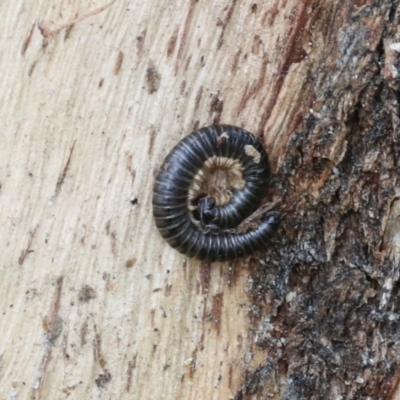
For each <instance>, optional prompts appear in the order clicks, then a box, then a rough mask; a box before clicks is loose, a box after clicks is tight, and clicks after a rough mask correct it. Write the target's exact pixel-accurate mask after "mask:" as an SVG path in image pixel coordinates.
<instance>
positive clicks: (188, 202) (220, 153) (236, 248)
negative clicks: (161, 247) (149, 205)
mask: <svg viewBox="0 0 400 400" xmlns="http://www.w3.org/2000/svg"><path fill="white" fill-rule="evenodd" d="M210 166H211V167H210ZM215 166H217V169H218V168H219V167H220V166H222V167H223V168H226V169H232V170H233V169H236V170H235V171H234V172H233V176H234V177H238V179H237V181H238V182H239V184H238V185H237V186H233V189H232V191H231V192H229V193H230V198H229V201H228V202H227V203H226V204H220V205H218V204H217V205H216V206H215V207H210V210H208V209H207V215H212V219H211V222H212V226H213V227H216V229H214V230H212V231H210V232H208V231H207V230H205V229H204V227H202V226H201V224H200V223H199V221H197V220H196V217H195V214H196V196H197V195H198V196H200V197H201V196H203V197H207V196H210V194H209V193H203V192H202V189H201V187H202V184H204V181H206V180H207V176H206V174H205V173H204V170H205V169H207V168H209V169H210V168H211V169H212V168H213V167H215ZM206 167H207V168H206ZM228 172H229V171H228ZM269 177H270V166H269V161H268V156H267V154H266V152H265V150H264V148H263V146H262V144H261V143H260V142H259V141H258V140H257V139H256V138H255V137H254V136H253V135H251V134H250V133H249V132H247V131H245V130H243V129H241V128H238V127H234V126H230V125H218V126H211V127H207V128H202V129H199V130H197V131H195V132H192V133H191V134H190V135H188V136H187V137H185V138H184V139H183V140H182V141H180V142H179V143H178V144H177V145H176V146H175V147H174V148H173V149H172V151H171V152H170V153H169V155H168V156H167V157H166V159H165V160H164V162H163V164H162V166H161V168H160V171H159V173H158V175H157V177H156V181H155V184H154V193H153V215H154V219H155V222H156V225H157V228H158V230H159V231H160V233H161V236H162V237H163V238H164V239H165V240H166V241H167V242H168V243H169V244H170V245H171V246H172V247H173V248H175V249H177V250H178V251H179V252H181V253H183V254H186V255H187V256H188V257H194V258H198V259H200V260H207V261H211V262H212V261H228V260H234V259H237V258H241V257H245V256H248V255H251V254H253V253H255V252H257V251H262V250H264V249H265V247H266V244H267V242H268V241H269V239H270V238H271V237H272V236H273V235H274V234H275V232H276V231H277V229H278V228H279V225H280V223H281V220H282V217H281V215H280V214H279V213H278V212H269V213H267V214H266V215H265V216H264V217H263V218H262V219H261V220H260V221H259V222H258V226H257V228H256V229H255V230H253V231H249V232H245V233H233V232H231V231H227V230H232V229H233V228H236V227H237V226H238V225H239V224H240V223H241V222H243V220H244V219H245V218H247V217H248V216H249V215H251V214H252V213H253V212H254V211H255V210H256V209H257V208H259V207H260V205H261V202H262V199H263V197H264V195H265V193H266V190H267V187H268V182H269ZM200 213H201V210H200ZM204 215H206V214H205V212H204ZM210 226H211V225H210Z"/></svg>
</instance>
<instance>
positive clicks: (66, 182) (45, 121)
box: [0, 0, 299, 400]
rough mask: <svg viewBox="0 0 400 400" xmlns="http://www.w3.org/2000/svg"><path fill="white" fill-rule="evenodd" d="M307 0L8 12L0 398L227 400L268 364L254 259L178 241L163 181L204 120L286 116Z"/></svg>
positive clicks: (1, 118) (43, 1) (14, 6)
mask: <svg viewBox="0 0 400 400" xmlns="http://www.w3.org/2000/svg"><path fill="white" fill-rule="evenodd" d="M296 3H297V2H296V1H294V0H293V1H288V2H285V5H284V6H283V5H281V6H280V10H279V13H278V12H277V8H276V7H277V4H276V2H274V1H270V2H263V4H262V5H258V8H257V6H255V8H254V7H253V8H252V5H253V2H251V1H238V2H236V3H235V2H231V1H228V0H226V1H216V2H209V3H208V4H204V2H195V1H192V2H189V1H173V2H169V1H168V2H160V1H156V0H151V1H146V2H143V1H141V2H135V1H115V2H110V3H107V1H106V0H105V1H69V2H63V3H60V4H56V3H55V2H52V1H49V0H39V1H33V0H28V1H10V0H8V1H3V2H1V4H0V14H1V15H2V22H1V37H0V40H1V42H0V43H1V44H0V45H1V58H0V70H1V71H2V73H1V77H0V79H1V88H2V90H1V106H0V124H1V133H0V137H1V142H2V145H1V147H0V181H1V191H0V202H1V208H0V214H1V221H2V229H1V242H2V243H3V246H2V247H3V252H2V258H1V263H0V277H1V296H0V304H1V310H2V340H1V344H0V354H1V359H0V371H1V376H0V379H1V386H0V392H1V395H0V397H1V398H2V399H3V398H8V397H9V396H11V397H13V396H14V397H15V396H17V397H16V398H20V399H28V398H32V399H56V398H57V399H64V398H65V399H66V398H69V399H98V398H104V399H128V398H129V399H141V400H145V399H217V398H218V399H228V398H230V396H233V395H234V394H235V392H236V391H237V390H238V388H239V386H240V385H241V383H242V382H241V381H240V376H241V370H242V369H243V368H244V366H245V365H250V366H251V365H257V362H258V361H260V360H261V359H262V358H260V359H258V358H257V357H258V356H257V354H256V353H254V352H248V353H247V352H246V349H247V348H248V347H249V344H248V331H247V329H246V313H247V311H248V310H247V308H248V307H249V304H248V299H247V297H246V285H247V273H246V262H240V263H237V264H235V265H230V266H229V265H226V264H222V265H215V266H213V268H212V269H211V270H210V271H209V270H208V268H207V267H206V266H202V267H201V266H200V263H199V262H196V261H193V260H187V259H185V257H183V256H181V255H180V254H178V253H177V252H175V251H173V250H172V249H170V248H169V247H168V246H167V245H166V244H165V243H164V242H163V241H162V240H161V239H160V237H159V235H158V232H157V231H156V229H155V227H154V224H153V220H152V214H151V206H150V202H151V192H152V181H153V176H154V173H155V171H156V169H157V167H158V166H159V165H160V163H161V160H162V158H163V157H164V156H165V155H166V154H167V152H168V151H169V149H170V148H171V147H172V146H173V145H174V144H175V143H176V142H177V141H179V140H180V139H181V138H182V137H183V136H185V135H186V134H187V133H189V132H190V131H191V130H192V128H194V127H195V126H203V125H208V124H210V123H213V122H214V121H217V122H218V121H219V122H221V123H231V124H235V125H240V126H242V127H244V128H246V129H248V130H250V131H252V132H255V133H262V132H263V131H264V125H265V123H266V120H267V115H266V113H268V114H269V111H265V110H266V109H267V108H268V107H269V108H270V109H272V110H273V112H275V113H277V114H279V112H278V111H279V110H278V109H276V110H275V109H274V108H273V105H274V104H275V102H277V101H278V102H279V100H280V99H279V98H277V97H276V94H275V92H274V91H273V90H271V88H272V87H274V84H275V83H274V79H275V80H277V79H278V78H277V70H278V65H279V62H280V54H281V52H282V51H283V47H284V43H285V40H286V38H287V36H288V35H289V34H290V33H288V32H286V31H285V29H290V27H289V26H288V24H285V21H288V18H292V16H291V12H292V11H293V7H295V5H296ZM250 27H251V29H249V28H250ZM149 68H151V70H150V72H148V69H149ZM274 77H275V78H274ZM281 95H282V96H286V98H284V99H283V100H282V101H284V102H287V101H291V102H296V101H297V98H298V96H299V94H298V93H295V92H293V91H292V92H291V93H285V91H284V90H283V91H282V93H281ZM219 101H223V109H222V113H221V112H220V110H219V108H218V105H219V104H220V103H218V102H219ZM271 105H272V106H271ZM220 114H221V115H220ZM290 117H291V115H290V111H289V112H286V113H284V114H281V115H280V116H279V118H280V119H279V121H278V122H279V123H278V124H277V125H275V130H271V131H270V133H267V134H266V136H265V139H266V143H267V148H268V150H269V151H270V153H271V154H279V152H274V151H273V150H274V149H273V147H274V146H276V147H278V148H279V146H280V145H279V143H278V142H277V139H276V137H277V134H278V133H279V132H285V126H287V124H288V123H289V121H290ZM270 121H271V120H270ZM270 123H271V122H270ZM266 132H267V131H266ZM277 157H278V156H277V155H273V156H272V158H271V159H272V164H273V166H274V167H275V165H276V163H277V162H278V160H277ZM134 199H137V204H135V205H132V204H131V202H132V201H133V202H135V201H134ZM244 355H245V356H246V357H244ZM260 357H261V356H260Z"/></svg>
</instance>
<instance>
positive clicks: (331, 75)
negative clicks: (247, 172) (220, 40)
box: [235, 0, 400, 400]
mask: <svg viewBox="0 0 400 400" xmlns="http://www.w3.org/2000/svg"><path fill="white" fill-rule="evenodd" d="M308 3H309V5H308V14H307V19H306V20H304V21H303V22H304V25H303V28H304V29H302V30H301V31H299V37H298V40H297V46H298V47H299V48H301V49H302V48H304V46H305V44H306V43H307V42H309V43H310V46H311V45H313V46H323V48H324V50H323V51H317V52H315V53H311V54H309V56H308V57H307V58H306V59H304V61H302V62H307V63H308V64H309V71H310V72H309V79H308V82H306V84H305V86H304V91H305V95H304V98H305V99H307V101H306V102H305V104H304V109H303V110H299V115H301V118H299V121H298V122H297V123H296V126H295V128H294V129H293V132H292V134H291V139H290V142H289V143H288V146H287V149H286V153H285V154H284V157H283V162H282V163H281V165H280V169H279V172H278V174H277V176H276V179H275V181H274V190H275V193H276V194H277V195H279V196H281V198H282V201H281V204H282V210H283V211H284V212H285V213H286V220H285V222H284V224H283V228H282V234H281V236H280V238H279V239H277V241H276V243H275V248H273V249H271V250H270V253H269V254H268V256H267V257H266V258H265V259H264V260H263V261H262V262H261V263H260V264H257V263H254V267H253V270H252V276H251V278H250V280H249V291H250V296H251V298H252V300H253V304H254V306H253V307H252V309H251V312H250V319H251V321H252V326H253V328H254V340H255V345H256V346H257V347H259V348H262V349H264V351H265V363H264V364H263V365H260V366H259V367H258V368H256V369H253V370H248V371H247V372H246V373H245V374H244V376H243V386H242V389H241V390H240V391H239V392H238V393H237V395H236V397H235V398H236V399H237V400H239V399H255V398H257V399H261V398H279V399H287V400H289V399H290V400H298V399H390V398H392V397H393V395H394V393H395V392H396V390H397V385H398V380H399V376H400V314H399V310H400V298H399V294H400V280H399V256H398V250H397V248H398V246H399V243H398V239H397V242H396V240H395V239H394V236H395V235H396V233H397V234H398V232H399V222H398V220H399V216H398V215H399V211H398V208H399V207H398V203H399V190H398V187H399V172H400V166H399V155H400V136H399V80H398V74H399V73H400V59H399V51H400V50H399V44H398V43H399V42H400V33H399V24H400V9H399V1H383V0H378V1H361V0H359V1H354V2H353V1H345V2H334V1H330V2H329V1H309V2H308ZM396 46H397V47H396ZM319 50H320V49H319ZM292 51H293V52H294V51H295V49H292ZM297 53H299V50H298V51H297ZM314 54H315V55H314ZM396 188H397V190H396ZM396 221H397V222H396ZM282 377H285V383H282Z"/></svg>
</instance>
